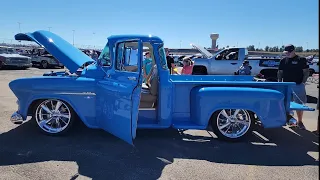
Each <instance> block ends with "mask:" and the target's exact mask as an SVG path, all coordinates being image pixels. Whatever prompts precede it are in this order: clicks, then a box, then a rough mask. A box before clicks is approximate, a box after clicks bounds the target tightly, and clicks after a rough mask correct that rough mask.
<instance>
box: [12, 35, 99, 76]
mask: <svg viewBox="0 0 320 180" xmlns="http://www.w3.org/2000/svg"><path fill="white" fill-rule="evenodd" d="M15 39H16V40H18V41H34V42H36V43H37V44H39V45H40V46H43V47H44V48H45V49H46V50H47V51H48V52H49V53H50V54H52V56H54V57H55V58H56V59H57V60H58V61H59V62H61V63H62V64H63V65H64V66H65V67H66V68H68V69H69V71H70V73H74V72H76V71H77V69H79V68H80V67H81V66H82V65H83V64H84V63H86V62H94V60H93V59H91V58H90V57H89V56H87V55H86V54H84V53H83V52H82V51H80V50H79V49H78V48H76V47H74V46H73V45H71V44H70V43H68V42H67V41H66V40H64V39H62V38H61V37H59V36H58V35H56V34H54V33H52V32H49V31H44V30H40V31H35V32H33V33H19V34H16V35H15Z"/></svg>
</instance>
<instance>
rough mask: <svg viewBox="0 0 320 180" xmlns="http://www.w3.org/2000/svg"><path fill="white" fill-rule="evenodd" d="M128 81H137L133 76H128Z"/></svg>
mask: <svg viewBox="0 0 320 180" xmlns="http://www.w3.org/2000/svg"><path fill="white" fill-rule="evenodd" d="M128 79H129V80H131V81H136V80H137V78H136V77H134V76H129V77H128Z"/></svg>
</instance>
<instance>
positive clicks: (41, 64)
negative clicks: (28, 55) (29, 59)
mask: <svg viewBox="0 0 320 180" xmlns="http://www.w3.org/2000/svg"><path fill="white" fill-rule="evenodd" d="M44 62H45V63H46V64H47V66H46V67H44V66H43V63H44ZM48 66H49V64H48V62H47V61H45V60H43V61H41V63H40V68H42V69H46V68H48Z"/></svg>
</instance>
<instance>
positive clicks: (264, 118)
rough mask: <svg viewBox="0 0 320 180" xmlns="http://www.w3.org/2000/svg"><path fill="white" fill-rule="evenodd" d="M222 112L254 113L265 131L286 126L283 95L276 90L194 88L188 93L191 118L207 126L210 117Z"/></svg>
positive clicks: (194, 121)
mask: <svg viewBox="0 0 320 180" xmlns="http://www.w3.org/2000/svg"><path fill="white" fill-rule="evenodd" d="M221 109H245V110H249V111H252V112H254V113H255V114H256V115H257V117H258V118H259V119H260V121H261V123H262V124H263V126H264V127H265V128H273V127H281V126H283V125H284V124H285V123H286V110H285V106H284V95H283V94H282V93H281V92H279V91H276V90H272V89H262V88H248V87H195V88H193V89H192V90H191V119H192V121H193V123H195V124H198V125H202V126H206V125H208V123H209V120H210V117H211V116H212V114H213V113H214V112H216V111H218V110H221Z"/></svg>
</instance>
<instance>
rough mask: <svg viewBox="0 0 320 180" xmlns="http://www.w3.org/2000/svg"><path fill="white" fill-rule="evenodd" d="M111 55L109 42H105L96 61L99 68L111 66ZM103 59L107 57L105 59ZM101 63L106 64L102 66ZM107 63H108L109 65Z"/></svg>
mask: <svg viewBox="0 0 320 180" xmlns="http://www.w3.org/2000/svg"><path fill="white" fill-rule="evenodd" d="M111 53H113V51H110V46H109V42H107V43H106V45H105V47H104V48H103V50H102V51H101V53H100V56H99V57H98V59H97V62H98V64H99V66H102V67H111V66H112V64H113V63H112V58H111ZM105 57H107V59H106V58H105ZM103 61H106V63H105V64H104V63H103ZM107 62H109V64H108V63H107Z"/></svg>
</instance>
